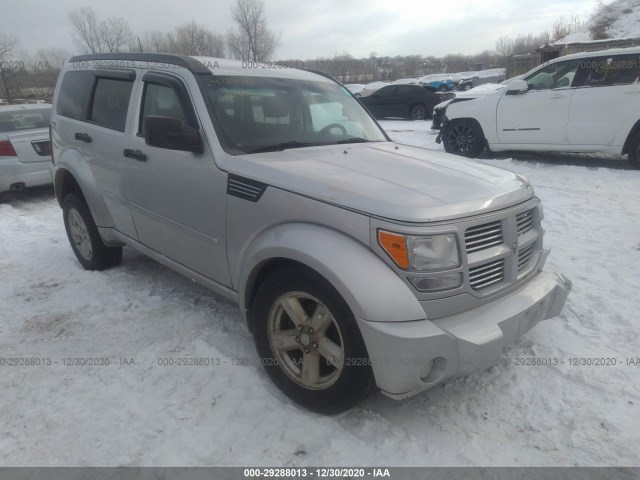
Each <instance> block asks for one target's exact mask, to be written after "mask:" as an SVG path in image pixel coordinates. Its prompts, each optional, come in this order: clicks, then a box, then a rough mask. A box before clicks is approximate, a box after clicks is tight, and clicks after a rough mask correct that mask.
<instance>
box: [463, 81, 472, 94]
mask: <svg viewBox="0 0 640 480" xmlns="http://www.w3.org/2000/svg"><path fill="white" fill-rule="evenodd" d="M472 88H473V85H472V84H470V83H465V84H464V85H463V86H462V90H464V91H465V92H467V91H469V90H471V89H472Z"/></svg>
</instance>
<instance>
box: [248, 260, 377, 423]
mask: <svg viewBox="0 0 640 480" xmlns="http://www.w3.org/2000/svg"><path fill="white" fill-rule="evenodd" d="M251 321H252V324H253V331H254V336H255V342H256V347H257V350H258V354H259V355H260V359H261V361H262V363H263V365H264V367H265V369H266V370H267V373H268V374H269V376H270V377H271V379H272V380H273V382H274V383H275V384H276V385H277V387H278V388H279V389H280V390H282V392H283V393H284V394H285V395H287V396H288V397H289V398H291V399H292V400H293V401H295V402H296V403H299V404H300V405H302V406H304V407H306V408H308V409H310V410H314V411H317V412H320V413H326V414H332V413H339V412H342V411H345V410H348V409H349V408H351V407H353V406H354V405H355V404H357V403H358V402H360V401H361V400H363V399H364V398H365V397H366V396H367V395H368V393H369V392H370V391H371V389H372V387H373V372H372V369H371V366H370V361H369V356H368V354H367V350H366V347H365V345H364V341H363V339H362V336H361V335H360V330H359V328H358V326H357V324H356V321H355V318H354V317H353V314H352V313H351V311H350V309H349V307H348V306H347V304H346V303H345V301H344V300H343V299H342V297H341V296H340V294H339V293H338V292H337V291H336V290H335V289H334V288H333V286H331V284H330V283H329V282H327V281H326V280H325V279H324V278H322V277H321V276H319V275H318V274H316V273H315V272H312V271H307V270H305V269H302V268H300V269H298V268H291V269H286V270H280V271H276V272H274V273H272V274H270V275H269V276H267V277H266V278H265V280H264V281H263V282H262V284H261V285H260V287H259V288H258V292H257V294H256V298H255V301H254V305H253V308H252V309H251Z"/></svg>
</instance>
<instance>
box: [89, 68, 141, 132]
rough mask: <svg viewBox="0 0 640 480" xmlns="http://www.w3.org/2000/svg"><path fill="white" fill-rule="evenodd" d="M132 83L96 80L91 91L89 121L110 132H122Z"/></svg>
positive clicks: (104, 79)
mask: <svg viewBox="0 0 640 480" xmlns="http://www.w3.org/2000/svg"><path fill="white" fill-rule="evenodd" d="M132 88H133V82H130V81H127V80H116V79H113V78H98V79H97V82H96V86H95V90H94V91H93V99H92V102H91V108H90V110H89V120H90V121H91V122H94V123H97V124H98V125H100V126H102V127H106V128H110V129H111V130H117V131H119V132H124V127H125V125H126V123H127V111H128V109H129V99H130V98H131V89H132Z"/></svg>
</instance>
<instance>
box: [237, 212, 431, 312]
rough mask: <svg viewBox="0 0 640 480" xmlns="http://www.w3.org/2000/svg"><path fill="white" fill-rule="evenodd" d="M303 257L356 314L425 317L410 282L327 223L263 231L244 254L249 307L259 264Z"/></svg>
mask: <svg viewBox="0 0 640 480" xmlns="http://www.w3.org/2000/svg"><path fill="white" fill-rule="evenodd" d="M277 259H280V260H290V261H294V262H298V263H301V264H303V265H305V266H306V267H308V268H311V269H313V270H315V271H316V272H317V273H319V274H320V275H322V276H323V277H324V278H325V279H327V280H328V281H329V282H330V283H331V284H332V285H333V286H334V288H335V289H336V290H337V291H338V292H339V293H340V295H342V297H343V298H344V300H345V301H346V303H347V305H349V308H350V309H351V311H352V312H353V314H354V316H356V317H358V318H361V319H364V320H368V321H377V322H390V321H411V320H424V319H425V318H426V314H425V312H424V310H423V308H422V307H421V305H420V303H419V302H418V300H417V298H416V297H415V295H414V294H413V293H412V292H411V290H410V289H409V287H408V286H407V285H406V284H405V283H404V282H403V281H402V280H401V279H400V277H398V275H397V274H396V273H395V272H394V271H393V270H392V269H391V268H390V267H389V266H388V265H387V264H386V263H384V262H383V261H382V259H380V258H379V257H378V256H377V255H376V254H375V253H373V252H372V251H371V250H370V249H369V248H368V247H367V246H365V245H363V244H362V243H360V242H358V241H357V240H355V239H354V238H351V237H349V236H347V235H345V234H343V233H340V232H338V231H336V230H333V229H330V228H328V227H323V226H320V225H314V224H306V223H288V224H281V225H278V226H276V227H273V228H270V229H269V230H266V231H264V232H263V233H261V234H260V235H259V236H258V237H257V238H256V239H254V241H253V242H252V243H251V245H250V246H249V247H248V248H247V249H246V251H245V254H244V256H243V257H242V259H241V265H242V269H241V271H240V283H239V303H240V308H241V309H242V311H243V312H246V311H247V310H248V308H250V304H251V301H252V297H253V293H254V292H255V287H256V285H255V281H256V278H257V277H258V274H259V272H260V270H261V269H262V268H263V267H264V266H265V265H266V264H268V263H269V262H270V261H274V260H277Z"/></svg>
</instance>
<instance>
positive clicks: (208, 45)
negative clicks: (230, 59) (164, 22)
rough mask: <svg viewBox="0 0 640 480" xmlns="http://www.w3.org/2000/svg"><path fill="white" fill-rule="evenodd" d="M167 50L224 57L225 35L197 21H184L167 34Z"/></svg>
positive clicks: (185, 53) (181, 53)
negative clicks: (214, 31) (212, 30)
mask: <svg viewBox="0 0 640 480" xmlns="http://www.w3.org/2000/svg"><path fill="white" fill-rule="evenodd" d="M166 51H167V52H169V53H178V54H180V55H196V56H205V57H224V37H223V36H222V35H220V34H216V33H213V32H211V31H209V30H208V29H207V28H206V27H205V26H204V25H198V24H197V23H196V22H190V23H183V24H182V25H179V26H178V27H176V29H175V30H174V31H173V32H172V33H169V34H168V35H167V41H166Z"/></svg>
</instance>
